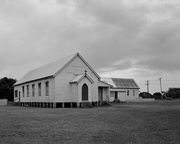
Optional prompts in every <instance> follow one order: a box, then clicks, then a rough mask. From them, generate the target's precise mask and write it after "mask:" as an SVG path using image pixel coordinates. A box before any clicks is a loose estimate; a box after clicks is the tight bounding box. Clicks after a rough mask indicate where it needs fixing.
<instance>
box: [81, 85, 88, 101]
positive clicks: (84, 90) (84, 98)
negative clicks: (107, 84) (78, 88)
mask: <svg viewBox="0 0 180 144" xmlns="http://www.w3.org/2000/svg"><path fill="white" fill-rule="evenodd" d="M87 100H88V86H87V84H83V86H82V101H87Z"/></svg>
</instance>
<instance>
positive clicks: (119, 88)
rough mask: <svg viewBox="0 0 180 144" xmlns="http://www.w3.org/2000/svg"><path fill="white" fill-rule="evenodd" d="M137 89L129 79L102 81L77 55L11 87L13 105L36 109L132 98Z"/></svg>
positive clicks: (37, 70)
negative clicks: (34, 107)
mask: <svg viewBox="0 0 180 144" xmlns="http://www.w3.org/2000/svg"><path fill="white" fill-rule="evenodd" d="M138 90H139V87H138V86H137V84H136V83H135V81H134V80H132V79H117V78H111V79H109V80H108V79H106V80H104V79H103V81H102V80H101V78H100V76H99V75H98V74H97V73H96V72H95V71H94V69H93V68H92V67H91V66H90V65H89V64H88V63H87V62H86V61H85V59H84V58H83V57H82V56H81V55H80V54H79V53H77V54H74V55H71V56H68V57H65V58H63V59H60V60H58V61H55V62H52V63H49V64H47V65H45V66H42V67H40V68H37V69H34V70H31V71H30V72H28V73H27V74H26V75H25V76H24V77H22V78H21V79H20V80H19V81H17V83H15V85H14V102H15V103H16V104H19V105H27V106H36V107H83V106H85V105H100V104H101V102H102V101H104V100H110V101H112V100H114V99H116V98H119V99H120V100H122V101H126V100H129V99H135V98H137V97H138ZM110 93H111V94H110Z"/></svg>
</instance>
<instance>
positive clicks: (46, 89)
mask: <svg viewBox="0 0 180 144" xmlns="http://www.w3.org/2000/svg"><path fill="white" fill-rule="evenodd" d="M45 94H46V96H49V81H46V82H45Z"/></svg>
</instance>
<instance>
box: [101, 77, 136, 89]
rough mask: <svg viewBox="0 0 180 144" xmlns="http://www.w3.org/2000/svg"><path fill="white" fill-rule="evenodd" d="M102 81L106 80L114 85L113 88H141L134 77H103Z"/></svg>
mask: <svg viewBox="0 0 180 144" xmlns="http://www.w3.org/2000/svg"><path fill="white" fill-rule="evenodd" d="M102 81H105V82H107V83H109V84H110V85H112V86H113V88H120V89H139V86H138V85H137V83H136V82H135V80H134V79H125V78H102Z"/></svg>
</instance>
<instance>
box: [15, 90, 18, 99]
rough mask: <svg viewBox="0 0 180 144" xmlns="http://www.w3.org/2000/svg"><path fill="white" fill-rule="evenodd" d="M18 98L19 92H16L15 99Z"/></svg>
mask: <svg viewBox="0 0 180 144" xmlns="http://www.w3.org/2000/svg"><path fill="white" fill-rule="evenodd" d="M17 97H18V90H15V98H17Z"/></svg>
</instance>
